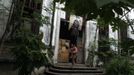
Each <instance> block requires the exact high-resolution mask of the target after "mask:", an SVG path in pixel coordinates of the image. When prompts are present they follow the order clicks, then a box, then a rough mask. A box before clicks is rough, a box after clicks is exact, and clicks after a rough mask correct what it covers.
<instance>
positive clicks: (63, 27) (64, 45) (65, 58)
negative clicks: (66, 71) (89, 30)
mask: <svg viewBox="0 0 134 75" xmlns="http://www.w3.org/2000/svg"><path fill="white" fill-rule="evenodd" d="M59 36H60V37H59V50H58V63H69V51H70V50H69V48H70V30H69V22H68V21H66V20H65V19H61V22H60V35H59ZM77 48H78V53H77V63H79V64H82V63H84V60H83V59H84V51H83V50H82V49H83V43H82V31H79V36H78V39H77Z"/></svg>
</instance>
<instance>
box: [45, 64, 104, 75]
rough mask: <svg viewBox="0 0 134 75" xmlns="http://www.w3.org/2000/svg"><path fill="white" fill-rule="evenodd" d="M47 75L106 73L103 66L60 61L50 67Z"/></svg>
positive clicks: (94, 74) (93, 74)
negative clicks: (88, 65)
mask: <svg viewBox="0 0 134 75" xmlns="http://www.w3.org/2000/svg"><path fill="white" fill-rule="evenodd" d="M45 75H104V73H103V70H102V69H101V68H95V67H87V66H86V65H84V64H75V65H72V64H69V63H68V64H67V63H62V64H61V63H60V64H55V65H54V66H51V67H49V68H48V69H47V70H46V72H45Z"/></svg>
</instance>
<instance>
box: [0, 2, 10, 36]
mask: <svg viewBox="0 0 134 75" xmlns="http://www.w3.org/2000/svg"><path fill="white" fill-rule="evenodd" d="M11 3H12V0H0V38H1V36H2V34H3V33H4V30H5V28H6V23H7V20H8V16H9V10H10V6H11Z"/></svg>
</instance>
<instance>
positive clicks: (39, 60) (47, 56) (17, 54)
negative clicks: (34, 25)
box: [11, 30, 53, 75]
mask: <svg viewBox="0 0 134 75" xmlns="http://www.w3.org/2000/svg"><path fill="white" fill-rule="evenodd" d="M41 39H42V34H40V35H34V34H32V33H31V32H27V31H24V30H23V31H21V32H18V33H17V36H16V38H15V39H14V40H12V41H13V42H14V43H15V45H14V47H13V48H12V50H11V53H12V55H13V56H14V58H15V62H16V63H15V69H17V70H18V71H19V73H18V75H30V74H31V72H32V71H33V70H34V68H40V67H41V66H45V67H47V66H49V65H51V64H52V60H51V58H52V56H53V53H52V51H51V49H50V48H49V47H47V46H45V45H44V43H42V41H41Z"/></svg>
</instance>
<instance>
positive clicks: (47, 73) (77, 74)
mask: <svg viewBox="0 0 134 75" xmlns="http://www.w3.org/2000/svg"><path fill="white" fill-rule="evenodd" d="M45 75H104V74H102V73H57V72H51V71H46V72H45Z"/></svg>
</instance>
